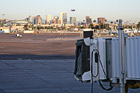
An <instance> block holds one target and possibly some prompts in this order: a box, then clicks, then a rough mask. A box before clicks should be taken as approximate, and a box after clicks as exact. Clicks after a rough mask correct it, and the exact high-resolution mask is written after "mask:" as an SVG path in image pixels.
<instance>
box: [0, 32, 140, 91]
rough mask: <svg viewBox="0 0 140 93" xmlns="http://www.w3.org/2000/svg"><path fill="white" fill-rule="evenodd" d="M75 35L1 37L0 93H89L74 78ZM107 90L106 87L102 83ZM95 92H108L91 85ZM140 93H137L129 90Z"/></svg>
mask: <svg viewBox="0 0 140 93" xmlns="http://www.w3.org/2000/svg"><path fill="white" fill-rule="evenodd" d="M79 38H81V37H80V36H79V35H77V34H69V35H59V34H55V35H54V34H53V35H50V34H49V35H48V34H26V35H23V38H17V37H15V34H0V93H90V89H91V88H90V83H80V82H78V81H76V80H75V79H74V76H73V71H74V65H75V61H74V53H75V43H76V40H77V39H79ZM105 86H106V87H107V86H108V84H105ZM93 89H94V93H120V89H119V88H114V89H113V90H112V91H110V92H107V91H104V90H102V89H101V88H100V86H99V84H98V83H94V87H93ZM129 93H140V90H139V89H137V90H129Z"/></svg>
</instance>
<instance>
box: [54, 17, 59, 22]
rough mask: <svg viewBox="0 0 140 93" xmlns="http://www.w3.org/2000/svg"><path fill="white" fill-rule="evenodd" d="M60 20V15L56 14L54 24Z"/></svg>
mask: <svg viewBox="0 0 140 93" xmlns="http://www.w3.org/2000/svg"><path fill="white" fill-rule="evenodd" d="M58 21H59V17H58V16H54V19H53V23H54V24H58Z"/></svg>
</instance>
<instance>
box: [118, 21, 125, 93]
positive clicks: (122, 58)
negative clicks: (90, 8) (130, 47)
mask: <svg viewBox="0 0 140 93" xmlns="http://www.w3.org/2000/svg"><path fill="white" fill-rule="evenodd" d="M123 29H124V28H123V27H122V20H121V19H120V20H119V34H118V35H119V36H118V37H119V49H120V67H121V70H120V88H121V89H120V93H125V92H126V91H125V84H126V70H125V65H126V64H125V54H124V50H125V49H124V46H125V45H124V44H125V43H124V31H123Z"/></svg>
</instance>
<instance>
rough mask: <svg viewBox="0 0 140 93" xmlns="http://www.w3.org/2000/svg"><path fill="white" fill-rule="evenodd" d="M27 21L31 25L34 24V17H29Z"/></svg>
mask: <svg viewBox="0 0 140 93" xmlns="http://www.w3.org/2000/svg"><path fill="white" fill-rule="evenodd" d="M28 21H29V22H30V23H32V24H34V17H33V16H29V18H28Z"/></svg>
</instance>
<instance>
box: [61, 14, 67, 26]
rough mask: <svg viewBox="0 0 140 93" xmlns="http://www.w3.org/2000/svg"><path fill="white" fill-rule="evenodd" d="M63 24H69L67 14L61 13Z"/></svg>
mask: <svg viewBox="0 0 140 93" xmlns="http://www.w3.org/2000/svg"><path fill="white" fill-rule="evenodd" d="M61 24H64V25H65V24H67V13H65V12H61Z"/></svg>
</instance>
